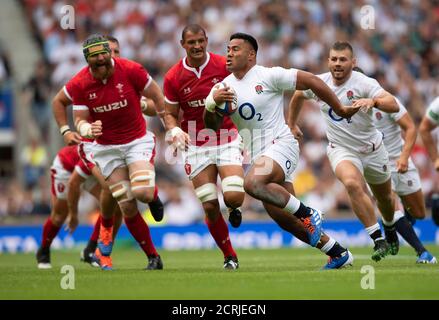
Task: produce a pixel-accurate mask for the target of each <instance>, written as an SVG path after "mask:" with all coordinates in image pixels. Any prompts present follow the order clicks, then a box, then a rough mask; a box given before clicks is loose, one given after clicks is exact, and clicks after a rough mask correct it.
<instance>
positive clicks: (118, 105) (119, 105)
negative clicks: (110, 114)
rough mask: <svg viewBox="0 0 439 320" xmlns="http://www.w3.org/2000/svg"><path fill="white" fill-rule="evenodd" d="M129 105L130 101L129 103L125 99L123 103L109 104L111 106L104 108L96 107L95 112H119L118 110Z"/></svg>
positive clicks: (107, 105)
mask: <svg viewBox="0 0 439 320" xmlns="http://www.w3.org/2000/svg"><path fill="white" fill-rule="evenodd" d="M127 105H128V101H127V99H124V100H123V101H118V102H114V103H109V104H106V105H104V106H99V107H94V108H93V111H94V112H97V113H102V112H107V111H112V110H117V109H120V108H123V107H126V106H127Z"/></svg>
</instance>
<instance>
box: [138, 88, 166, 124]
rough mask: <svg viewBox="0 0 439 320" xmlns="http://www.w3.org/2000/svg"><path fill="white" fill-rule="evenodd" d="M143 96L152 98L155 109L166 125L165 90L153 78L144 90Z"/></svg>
mask: <svg viewBox="0 0 439 320" xmlns="http://www.w3.org/2000/svg"><path fill="white" fill-rule="evenodd" d="M143 96H145V97H146V98H148V99H151V100H152V101H153V102H154V107H155V111H156V113H157V114H158V116H159V117H160V120H161V121H162V123H163V125H164V126H165V122H164V117H165V97H164V96H163V92H162V90H161V89H160V87H159V85H158V84H157V82H155V80H151V83H150V84H149V85H148V87H147V88H146V89H145V90H143Z"/></svg>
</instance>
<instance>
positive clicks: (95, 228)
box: [90, 215, 102, 242]
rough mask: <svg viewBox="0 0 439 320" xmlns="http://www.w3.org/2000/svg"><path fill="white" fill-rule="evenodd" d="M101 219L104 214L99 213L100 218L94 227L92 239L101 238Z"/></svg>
mask: <svg viewBox="0 0 439 320" xmlns="http://www.w3.org/2000/svg"><path fill="white" fill-rule="evenodd" d="M101 221H102V216H101V215H99V217H98V220H96V223H95V227H94V229H93V233H92V234H91V237H90V241H96V242H97V241H98V239H99V230H100V229H101Z"/></svg>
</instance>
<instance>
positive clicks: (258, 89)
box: [255, 84, 264, 94]
mask: <svg viewBox="0 0 439 320" xmlns="http://www.w3.org/2000/svg"><path fill="white" fill-rule="evenodd" d="M255 90H256V93H257V94H261V93H262V92H264V88H263V87H262V86H261V85H260V84H258V85H257V86H256V87H255Z"/></svg>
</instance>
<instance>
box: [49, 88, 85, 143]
mask: <svg viewBox="0 0 439 320" xmlns="http://www.w3.org/2000/svg"><path fill="white" fill-rule="evenodd" d="M71 103H72V102H71V101H70V99H69V98H68V97H67V95H66V94H65V92H64V90H63V89H61V90H59V91H58V93H57V94H56V96H55V97H54V98H53V100H52V111H53V115H54V117H55V120H56V123H57V124H58V127H59V128H60V133H61V135H62V136H63V139H64V143H65V144H66V145H69V146H71V145H74V144H79V143H81V136H80V135H79V134H78V133H77V132H73V131H72V130H71V129H70V127H69V125H68V124H67V123H68V122H67V111H66V108H67V107H68V106H69V105H70V104H71Z"/></svg>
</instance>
